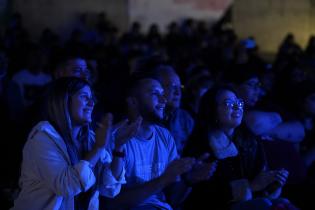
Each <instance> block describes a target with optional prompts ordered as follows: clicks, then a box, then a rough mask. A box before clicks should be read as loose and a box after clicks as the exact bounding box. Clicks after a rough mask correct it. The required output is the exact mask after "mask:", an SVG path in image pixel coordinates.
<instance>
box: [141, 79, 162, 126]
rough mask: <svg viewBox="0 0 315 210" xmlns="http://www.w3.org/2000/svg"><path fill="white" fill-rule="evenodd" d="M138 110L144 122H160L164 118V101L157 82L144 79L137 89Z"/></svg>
mask: <svg viewBox="0 0 315 210" xmlns="http://www.w3.org/2000/svg"><path fill="white" fill-rule="evenodd" d="M137 101H138V108H139V112H140V114H141V116H142V117H143V119H145V120H161V119H163V117H164V108H165V104H166V100H165V98H164V90H163V88H162V86H161V84H160V83H159V82H158V81H157V80H153V79H145V80H144V81H142V85H141V87H140V88H139V94H138V97H137Z"/></svg>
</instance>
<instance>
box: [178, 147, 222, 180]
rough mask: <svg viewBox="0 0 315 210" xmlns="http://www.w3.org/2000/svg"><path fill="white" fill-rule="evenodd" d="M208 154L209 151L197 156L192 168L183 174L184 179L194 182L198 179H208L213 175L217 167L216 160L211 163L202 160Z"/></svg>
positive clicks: (207, 156)
mask: <svg viewBox="0 0 315 210" xmlns="http://www.w3.org/2000/svg"><path fill="white" fill-rule="evenodd" d="M209 156H210V154H209V153H205V154H203V155H202V156H201V157H200V158H198V160H197V161H196V163H195V164H194V166H193V168H192V170H191V171H189V172H187V173H186V174H185V176H184V179H186V182H188V183H190V184H195V183H197V182H200V181H205V180H208V179H210V177H212V176H213V174H214V172H215V171H216V169H217V161H213V162H211V163H207V162H204V161H205V160H206V159H207V158H209Z"/></svg>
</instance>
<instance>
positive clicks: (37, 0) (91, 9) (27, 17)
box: [13, 0, 128, 36]
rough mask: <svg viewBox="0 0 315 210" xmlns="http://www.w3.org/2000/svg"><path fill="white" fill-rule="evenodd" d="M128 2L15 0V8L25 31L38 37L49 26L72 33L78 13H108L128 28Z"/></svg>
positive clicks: (115, 0)
mask: <svg viewBox="0 0 315 210" xmlns="http://www.w3.org/2000/svg"><path fill="white" fill-rule="evenodd" d="M127 6H128V4H127V0H14V3H13V9H14V11H19V12H20V13H21V15H22V17H23V20H24V25H25V26H26V28H28V29H29V30H31V31H32V32H34V34H35V36H38V35H39V33H40V32H41V31H42V29H43V28H45V27H46V26H50V27H51V29H53V30H56V31H66V32H69V31H70V30H71V26H72V25H73V24H74V23H75V21H76V18H77V15H78V14H79V13H84V12H86V13H87V14H88V15H91V16H93V15H96V14H97V13H99V12H103V11H104V12H106V13H107V15H108V19H109V20H111V21H112V22H113V23H115V24H116V25H117V26H118V27H119V28H120V29H126V28H127V27H128V8H127Z"/></svg>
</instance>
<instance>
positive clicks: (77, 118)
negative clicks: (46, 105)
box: [70, 86, 94, 125]
mask: <svg viewBox="0 0 315 210" xmlns="http://www.w3.org/2000/svg"><path fill="white" fill-rule="evenodd" d="M93 108H94V98H93V95H92V92H91V89H90V87H89V86H85V87H83V88H82V89H81V90H79V91H78V92H77V93H76V94H74V95H73V96H72V97H71V107H70V109H71V110H70V112H71V120H72V123H73V124H74V125H84V124H86V123H90V122H92V112H93Z"/></svg>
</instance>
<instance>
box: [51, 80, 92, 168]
mask: <svg viewBox="0 0 315 210" xmlns="http://www.w3.org/2000/svg"><path fill="white" fill-rule="evenodd" d="M85 86H89V87H90V84H89V83H88V82H87V81H86V80H83V79H80V78H76V77H67V78H60V79H58V80H56V81H54V82H53V83H52V84H51V86H50V88H49V91H48V95H47V100H46V104H45V107H46V114H47V120H48V121H49V122H50V123H51V124H52V125H53V127H54V128H55V129H56V130H57V131H58V133H59V134H60V136H61V137H62V138H63V140H64V142H65V144H66V146H67V150H68V154H69V156H70V159H71V163H72V165H74V164H76V163H77V162H78V161H79V160H80V158H81V155H82V154H80V147H81V148H82V147H83V150H84V151H87V150H88V149H89V147H90V146H89V142H90V139H89V138H90V131H89V125H87V126H84V127H83V128H82V129H81V131H80V136H79V138H80V139H78V140H75V137H74V136H72V122H71V114H70V113H71V112H70V107H71V103H72V102H71V97H72V96H73V95H74V94H75V93H77V92H78V91H79V90H81V89H82V88H83V87H85ZM81 143H83V144H84V145H80V144H81Z"/></svg>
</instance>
